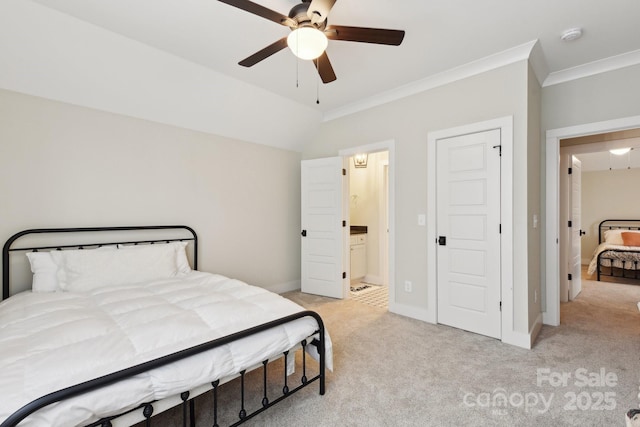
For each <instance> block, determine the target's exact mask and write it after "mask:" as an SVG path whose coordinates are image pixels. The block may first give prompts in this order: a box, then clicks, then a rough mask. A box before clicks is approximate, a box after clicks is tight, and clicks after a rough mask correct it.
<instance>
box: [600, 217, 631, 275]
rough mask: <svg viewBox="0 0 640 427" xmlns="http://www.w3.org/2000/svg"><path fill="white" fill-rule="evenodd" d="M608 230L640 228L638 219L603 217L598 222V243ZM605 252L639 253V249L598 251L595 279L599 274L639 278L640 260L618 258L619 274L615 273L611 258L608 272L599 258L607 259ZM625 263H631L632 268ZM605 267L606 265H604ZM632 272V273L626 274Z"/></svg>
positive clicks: (602, 239)
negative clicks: (619, 262)
mask: <svg viewBox="0 0 640 427" xmlns="http://www.w3.org/2000/svg"><path fill="white" fill-rule="evenodd" d="M608 230H640V220H639V219H605V220H603V221H601V222H600V224H599V225H598V244H601V243H602V242H603V241H604V233H605V232H606V231H608ZM607 252H629V253H640V251H634V250H628V249H625V250H623V249H616V250H606V251H603V252H600V253H599V254H598V258H597V260H596V273H597V280H598V281H600V277H601V276H609V277H619V278H623V279H640V274H638V270H639V269H640V262H638V261H630V260H620V261H621V262H622V268H619V270H621V273H620V275H619V276H617V275H616V274H615V270H616V268H615V267H614V266H613V261H614V260H613V259H611V258H609V259H610V260H611V267H609V269H608V271H609V272H608V274H607V272H606V270H604V269H603V265H602V262H601V260H602V259H603V258H604V259H607V258H608V257H607ZM627 263H631V265H632V266H633V268H627ZM605 268H606V267H605ZM627 273H632V274H627Z"/></svg>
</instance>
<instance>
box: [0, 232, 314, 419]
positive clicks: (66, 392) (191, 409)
mask: <svg viewBox="0 0 640 427" xmlns="http://www.w3.org/2000/svg"><path fill="white" fill-rule="evenodd" d="M170 229H171V230H179V229H183V230H187V231H188V232H189V233H190V234H191V236H192V237H187V238H171V239H145V240H133V241H117V242H100V243H81V244H65V245H45V246H29V247H19V248H12V245H13V243H14V242H15V241H16V240H18V239H19V238H21V237H23V236H25V235H29V234H46V233H49V234H50V233H84V232H109V231H112V232H113V231H125V232H126V231H142V230H170ZM185 240H187V241H192V242H193V245H194V246H193V264H194V265H193V269H194V270H195V269H197V265H198V264H197V262H198V261H197V260H198V258H197V257H198V255H197V253H198V250H197V248H198V237H197V235H196V233H195V231H194V230H193V229H192V228H191V227H188V226H185V225H156V226H126V227H84V228H40V229H30V230H24V231H21V232H19V233H16V234H14V235H13V236H11V237H10V238H9V239H8V240H7V242H6V243H5V245H4V246H3V249H2V297H3V299H6V298H9V296H10V290H11V289H10V278H11V276H10V273H9V268H10V262H9V255H10V253H11V252H18V251H22V252H28V251H38V250H62V249H69V248H78V249H84V248H92V247H100V246H104V245H114V244H154V243H168V242H171V241H185ZM304 317H313V318H314V319H315V320H316V322H317V324H318V329H317V330H316V331H315V332H314V333H313V334H312V335H311V336H310V337H309V338H308V339H309V340H310V341H307V340H306V339H305V340H303V341H302V342H301V343H300V346H301V348H302V376H301V378H300V384H299V385H297V386H295V387H293V388H289V385H288V383H287V380H288V378H287V369H286V367H287V361H288V357H289V352H290V350H287V351H285V352H284V353H283V354H282V358H283V360H284V366H285V369H284V385H283V387H282V395H280V396H278V397H277V398H275V399H273V400H270V399H269V397H268V393H267V365H268V364H269V362H270V361H269V360H264V361H262V378H263V392H262V396H261V397H262V400H261V402H260V404H261V406H260V407H259V408H258V409H256V410H254V411H253V412H251V413H247V411H246V408H245V374H246V370H243V371H241V372H238V375H239V377H240V390H241V393H240V410H239V412H238V421H236V422H234V423H233V424H231V426H237V425H240V424H242V423H244V422H245V421H248V420H249V419H251V418H253V417H254V416H256V415H258V414H260V413H261V412H263V411H265V410H267V409H268V408H270V407H271V406H273V405H275V404H276V403H279V402H280V401H282V400H283V399H285V398H287V397H289V396H291V395H292V394H293V393H295V392H297V391H299V390H301V389H302V388H304V387H306V386H308V385H310V384H312V383H313V382H315V381H318V383H319V394H320V395H324V393H325V330H324V322H323V321H322V318H321V317H320V315H319V314H317V313H316V312H314V311H309V310H306V311H301V312H299V313H295V314H292V315H289V316H285V317H282V318H280V319H276V320H273V321H270V322H267V323H264V324H261V325H258V326H254V327H252V328H248V329H245V330H242V331H239V332H236V333H233V334H231V335H228V336H225V337H221V338H218V339H215V340H212V341H209V342H206V343H203V344H200V345H197V346H194V347H191V348H187V349H184V350H181V351H178V352H175V353H172V354H169V355H166V356H163V357H160V358H158V359H154V360H151V361H148V362H145V363H141V364H138V365H135V366H132V367H129V368H126V369H123V370H120V371H118V372H114V373H111V374H108V375H104V376H101V377H98V378H95V379H92V380H89V381H86V382H83V383H80V384H76V385H73V386H70V387H67V388H65V389H62V390H58V391H55V392H52V393H49V394H47V395H45V396H42V397H40V398H38V399H36V400H34V401H32V402H30V403H28V404H26V405H25V406H23V407H22V408H20V409H19V410H18V411H16V412H15V413H13V414H12V415H10V416H9V417H8V418H7V419H6V420H5V421H4V422H2V424H0V427H14V426H18V425H19V423H20V422H22V421H23V420H24V419H25V418H26V417H27V416H29V415H30V414H32V413H34V412H36V411H38V410H39V409H42V408H44V407H46V406H48V405H50V404H53V403H56V402H60V401H63V400H66V399H69V398H72V397H75V396H78V395H81V394H84V393H88V392H90V391H94V390H98V389H101V388H104V387H106V386H108V385H111V384H114V383H116V382H118V381H121V380H124V379H127V378H131V377H133V376H135V375H139V374H142V373H144V372H148V371H150V370H152V369H155V368H159V367H161V366H165V365H168V364H171V363H174V362H177V361H179V360H182V359H186V358H188V357H191V356H194V355H196V354H200V353H202V352H205V351H207V350H211V349H214V348H217V347H220V346H223V345H226V344H228V343H231V342H233V341H236V340H240V339H243V338H246V337H249V336H251V335H254V334H257V333H259V332H263V331H266V330H268V329H271V328H273V327H276V326H280V325H283V324H285V323H289V322H292V321H294V320H297V319H300V318H304ZM316 336H317V338H316ZM307 345H313V346H314V347H316V348H317V351H318V354H319V360H318V373H317V374H316V375H315V376H313V377H311V378H307V358H306V347H307ZM296 347H297V346H296ZM220 381H221V380H220V379H218V380H215V381H213V382H212V383H211V384H210V385H211V393H212V394H213V408H212V412H213V420H214V424H213V425H214V427H218V387H219V386H220V384H221V383H220ZM200 385H201V384H200ZM194 386H199V385H198V384H195V385H194ZM180 399H181V401H182V425H183V426H185V427H186V425H187V422H188V424H189V425H190V426H192V427H193V426H195V403H194V398H190V392H189V391H184V392H183V393H181V394H180ZM154 403H155V402H148V403H144V404H142V405H141V406H139V407H138V408H135V409H133V410H131V411H127V412H124V413H122V414H119V415H115V416H112V417H107V418H103V419H101V420H99V421H97V422H94V423H92V424H89V426H100V427H110V426H111V425H112V424H111V421H112V420H114V419H116V418H118V417H120V416H122V415H125V414H128V413H130V412H133V411H137V410H141V411H142V415H143V417H144V419H145V420H146V425H147V426H150V420H151V417H152V415H153V412H154V407H153V404H154Z"/></svg>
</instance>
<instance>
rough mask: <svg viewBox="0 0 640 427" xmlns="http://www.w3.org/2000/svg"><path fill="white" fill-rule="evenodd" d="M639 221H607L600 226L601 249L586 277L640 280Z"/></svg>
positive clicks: (595, 252)
mask: <svg viewBox="0 0 640 427" xmlns="http://www.w3.org/2000/svg"><path fill="white" fill-rule="evenodd" d="M639 270H640V220H629V219H605V220H604V221H602V222H601V223H600V224H599V226H598V247H597V248H596V250H595V251H594V253H593V256H592V258H591V262H590V263H589V268H588V270H587V273H588V274H589V275H592V274H593V273H596V278H597V280H598V281H600V279H601V278H602V277H603V276H611V277H620V278H624V279H640V274H639V273H638V271H639Z"/></svg>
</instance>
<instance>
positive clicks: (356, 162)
mask: <svg viewBox="0 0 640 427" xmlns="http://www.w3.org/2000/svg"><path fill="white" fill-rule="evenodd" d="M367 157H368V155H367V154H356V155H355V156H353V166H355V167H357V168H366V167H367Z"/></svg>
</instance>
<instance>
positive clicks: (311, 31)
mask: <svg viewBox="0 0 640 427" xmlns="http://www.w3.org/2000/svg"><path fill="white" fill-rule="evenodd" d="M328 44H329V40H327V36H325V35H324V33H323V32H322V31H320V30H318V29H316V28H313V27H301V28H298V29H296V30H293V31H292V32H291V34H289V37H287V45H288V46H289V49H291V51H292V52H293V54H294V55H295V56H297V57H298V58H300V59H316V58H317V57H319V56H320V55H322V52H324V51H325V49H326V48H327V45H328Z"/></svg>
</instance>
